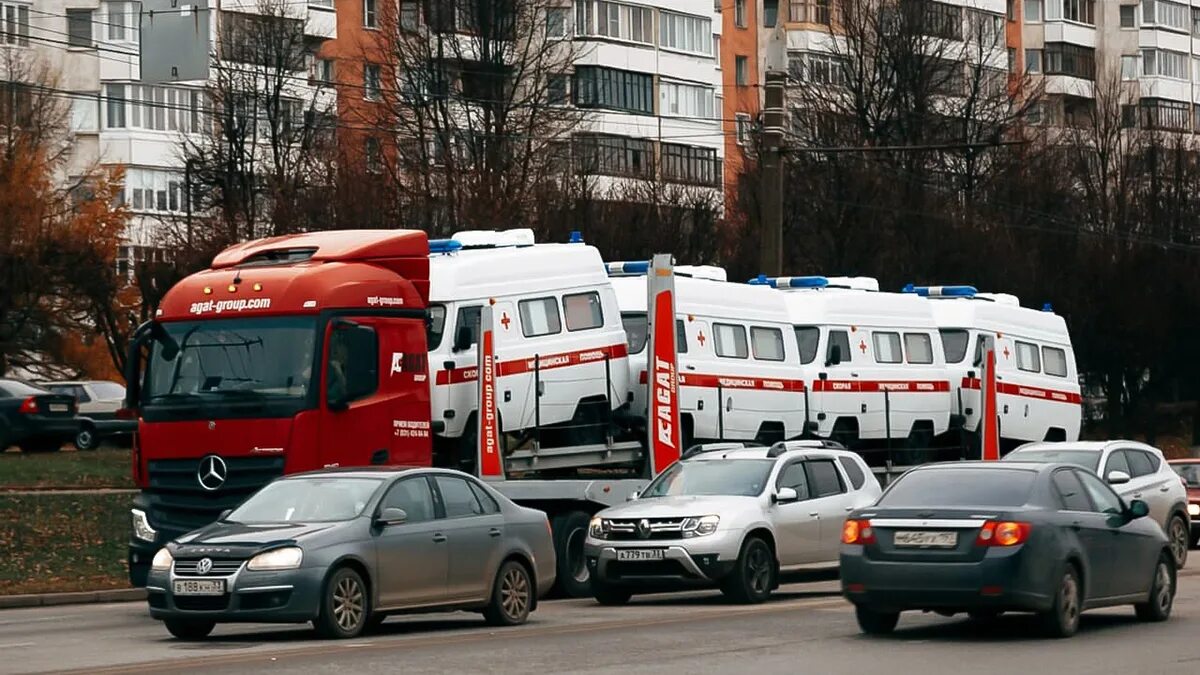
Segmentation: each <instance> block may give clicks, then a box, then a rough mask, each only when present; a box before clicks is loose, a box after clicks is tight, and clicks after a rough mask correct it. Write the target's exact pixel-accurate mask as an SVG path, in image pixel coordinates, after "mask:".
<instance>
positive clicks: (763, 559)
mask: <svg viewBox="0 0 1200 675" xmlns="http://www.w3.org/2000/svg"><path fill="white" fill-rule="evenodd" d="M747 553H748V554H749V555H748V556H746V568H747V569H746V571H747V572H749V574H747V575H746V576H748V577H749V581H750V589H751V590H752V591H754V593H755V594H756V595H764V594H766V593H770V592H771V572H772V567H773V565H772V563H771V556H770V555H769V552H768V551H767V547H766V546H753V547H751V548H750V550H749V551H747Z"/></svg>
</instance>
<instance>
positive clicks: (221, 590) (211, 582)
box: [175, 579, 225, 595]
mask: <svg viewBox="0 0 1200 675" xmlns="http://www.w3.org/2000/svg"><path fill="white" fill-rule="evenodd" d="M224 594H225V580H224V579H177V580H176V581H175V595H224Z"/></svg>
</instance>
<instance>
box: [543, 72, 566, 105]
mask: <svg viewBox="0 0 1200 675" xmlns="http://www.w3.org/2000/svg"><path fill="white" fill-rule="evenodd" d="M570 80H571V78H570V76H569V75H563V74H557V75H550V76H549V77H548V78H547V79H546V102H547V103H549V104H550V105H566V104H567V103H569V102H570V98H569V97H568V93H567V86H568V85H567V82H569V81H570Z"/></svg>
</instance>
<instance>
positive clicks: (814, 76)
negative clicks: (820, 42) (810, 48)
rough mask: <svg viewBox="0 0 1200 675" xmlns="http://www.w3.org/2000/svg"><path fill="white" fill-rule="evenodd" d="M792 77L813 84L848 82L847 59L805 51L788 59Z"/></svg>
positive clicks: (839, 84) (840, 83) (841, 83)
mask: <svg viewBox="0 0 1200 675" xmlns="http://www.w3.org/2000/svg"><path fill="white" fill-rule="evenodd" d="M788 70H789V71H790V73H791V75H792V77H795V78H796V79H798V80H802V81H804V82H812V83H813V84H833V85H837V86H844V85H845V84H846V59H845V58H844V57H840V56H834V55H832V54H823V53H822V54H818V53H816V52H803V53H800V54H794V55H793V56H792V57H790V58H789V59H788Z"/></svg>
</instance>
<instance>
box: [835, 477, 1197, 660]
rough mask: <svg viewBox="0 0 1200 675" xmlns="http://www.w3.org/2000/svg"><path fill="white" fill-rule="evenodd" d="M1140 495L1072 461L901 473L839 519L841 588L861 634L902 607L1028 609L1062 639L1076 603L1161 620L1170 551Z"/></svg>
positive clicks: (981, 615) (887, 626) (979, 612)
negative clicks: (1130, 609)
mask: <svg viewBox="0 0 1200 675" xmlns="http://www.w3.org/2000/svg"><path fill="white" fill-rule="evenodd" d="M1148 513H1149V507H1148V506H1147V505H1146V503H1145V502H1143V501H1141V500H1134V501H1132V502H1130V503H1129V504H1126V503H1124V502H1123V501H1122V500H1121V498H1120V497H1119V496H1117V494H1116V493H1115V492H1113V490H1112V488H1110V487H1109V486H1108V485H1106V484H1105V483H1104V481H1102V480H1100V479H1099V478H1098V477H1097V476H1096V474H1095V473H1093V472H1091V471H1087V470H1085V469H1083V468H1081V467H1079V466H1077V465H1073V464H1061V463H1059V464H1036V463H1021V462H958V463H954V464H934V465H929V466H926V467H920V468H917V469H914V470H912V471H909V472H908V473H906V474H904V475H903V476H901V477H900V478H899V479H898V480H897V481H896V482H894V483H893V484H892V485H890V486H889V487H888V489H887V490H886V491H884V493H883V496H882V497H880V498H879V501H878V502H877V503H876V504H875V506H872V507H870V508H866V509H858V510H857V511H855V512H853V513H851V514H850V516H849V517H848V518H847V520H846V524H845V526H844V529H843V536H842V556H841V563H842V565H841V577H842V592H843V594H844V595H845V596H846V598H847V599H848V600H849V601H850V602H852V603H853V604H854V606H855V610H856V613H857V617H858V624H859V627H860V628H861V629H862V630H863V632H864V633H889V632H891V631H892V630H893V629H894V628H895V627H896V622H897V620H898V618H899V616H900V613H901V612H903V611H906V610H926V611H935V612H938V613H941V614H945V615H950V616H952V615H954V614H956V613H960V612H966V613H968V615H969V616H971V617H972V618H975V619H988V618H992V617H995V616H997V615H999V614H1000V613H1002V612H1009V611H1012V612H1034V613H1035V614H1036V615H1037V618H1038V620H1039V622H1040V623H1041V624H1042V627H1043V628H1044V630H1045V631H1046V632H1047V633H1048V634H1050V635H1052V636H1056V637H1067V636H1070V635H1072V634H1074V633H1075V631H1076V629H1077V628H1078V626H1079V614H1080V612H1082V611H1084V610H1089V609H1094V608H1098V607H1109V606H1113V605H1127V604H1128V605H1134V607H1135V608H1136V610H1137V616H1138V618H1140V619H1142V620H1145V621H1164V620H1166V619H1167V618H1168V617H1169V616H1170V614H1171V606H1172V604H1173V602H1174V597H1175V557H1174V556H1173V555H1172V552H1171V547H1170V544H1169V543H1168V541H1167V537H1166V535H1165V534H1164V533H1163V530H1162V528H1161V527H1159V525H1158V523H1156V522H1154V521H1153V520H1152V519H1150V518H1147V517H1146V515H1147V514H1148Z"/></svg>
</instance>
